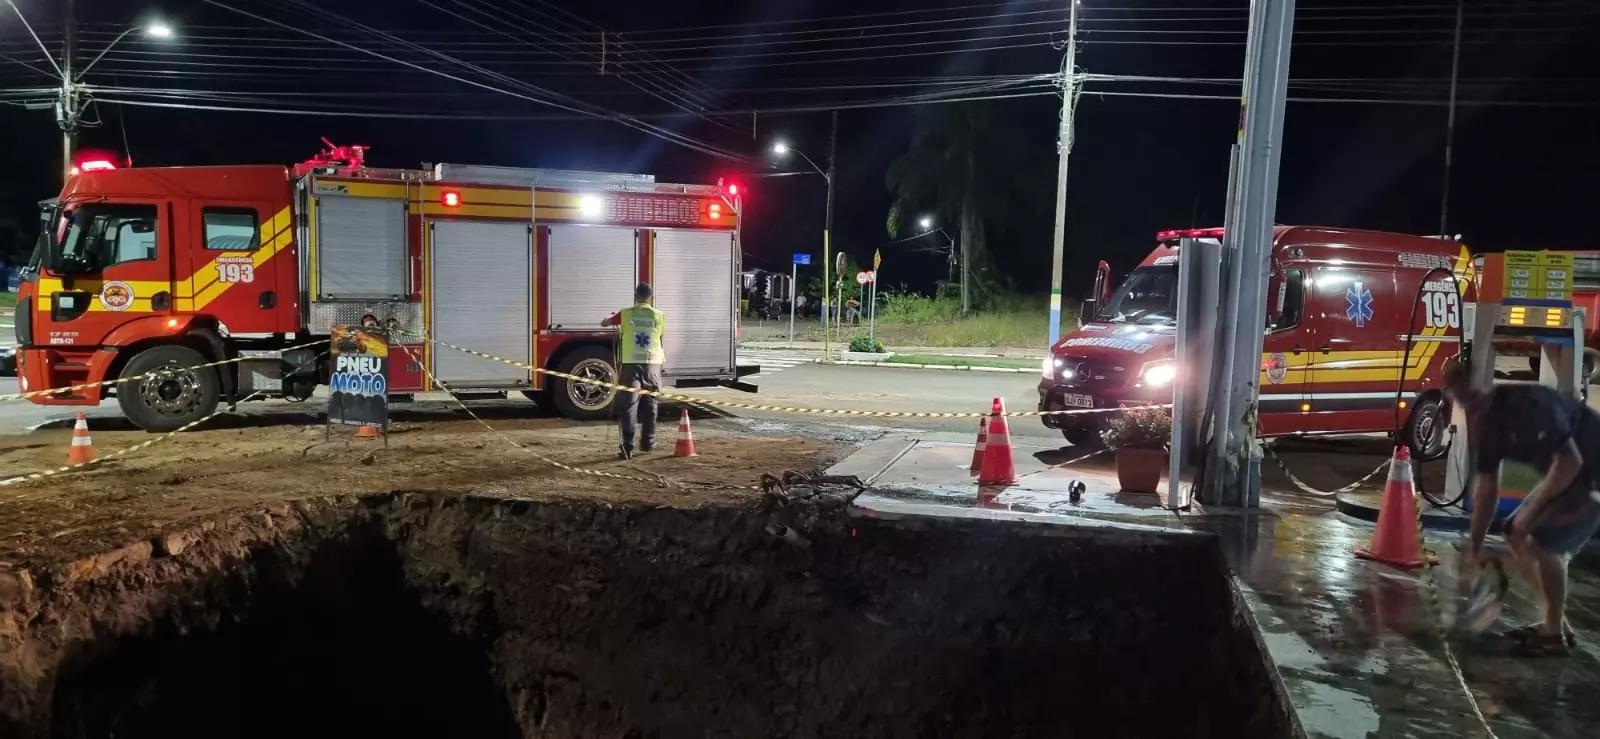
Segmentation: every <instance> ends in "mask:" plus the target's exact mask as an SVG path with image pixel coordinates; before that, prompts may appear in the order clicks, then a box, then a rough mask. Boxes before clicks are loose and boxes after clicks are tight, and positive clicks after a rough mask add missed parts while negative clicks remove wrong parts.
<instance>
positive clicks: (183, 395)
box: [117, 346, 222, 433]
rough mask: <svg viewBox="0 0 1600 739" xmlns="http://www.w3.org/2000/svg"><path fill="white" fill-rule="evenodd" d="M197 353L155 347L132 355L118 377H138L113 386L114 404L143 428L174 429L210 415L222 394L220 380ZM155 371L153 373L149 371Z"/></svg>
mask: <svg viewBox="0 0 1600 739" xmlns="http://www.w3.org/2000/svg"><path fill="white" fill-rule="evenodd" d="M206 361H207V360H206V358H205V356H204V355H202V354H201V353H200V352H197V351H195V350H193V349H190V348H189V347H186V346H157V347H152V348H150V349H146V350H144V351H142V352H139V353H138V354H135V355H134V357H133V359H130V360H128V363H127V364H125V365H123V367H122V374H121V376H122V377H139V376H140V375H151V376H149V377H140V379H137V380H129V381H127V382H124V383H122V384H121V385H119V386H118V388H117V404H118V405H120V406H122V413H123V415H125V416H127V417H128V420H130V421H133V425H135V426H138V427H139V428H142V429H144V430H146V431H156V432H163V433H164V432H167V431H176V430H178V429H180V428H183V427H184V426H187V425H189V424H191V423H194V422H195V421H198V420H200V419H202V418H205V417H206V416H209V415H211V412H212V411H214V410H216V409H217V401H218V399H220V398H221V397H222V381H221V378H219V377H218V376H217V370H216V368H215V367H203V368H198V369H197V367H199V365H202V364H205V363H206ZM151 373H155V374H151Z"/></svg>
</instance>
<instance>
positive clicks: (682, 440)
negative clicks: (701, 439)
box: [672, 408, 700, 457]
mask: <svg viewBox="0 0 1600 739" xmlns="http://www.w3.org/2000/svg"><path fill="white" fill-rule="evenodd" d="M672 456H674V457H698V456H700V455H699V454H696V453H695V451H694V432H693V431H690V430H689V409H688V408H685V409H683V417H681V418H679V419H678V443H677V444H676V445H675V446H673V447H672Z"/></svg>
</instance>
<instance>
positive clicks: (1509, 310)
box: [1445, 251, 1589, 518]
mask: <svg viewBox="0 0 1600 739" xmlns="http://www.w3.org/2000/svg"><path fill="white" fill-rule="evenodd" d="M1482 259H1483V263H1482V265H1481V266H1480V267H1479V272H1478V301H1477V303H1476V304H1472V303H1468V304H1466V305H1464V306H1463V310H1462V319H1463V321H1464V322H1463V324H1462V329H1463V330H1462V337H1461V340H1462V352H1461V357H1462V361H1463V362H1464V363H1465V364H1466V367H1467V376H1468V377H1469V378H1470V379H1471V382H1472V386H1473V387H1474V388H1476V389H1480V390H1487V389H1489V388H1491V387H1493V385H1494V384H1495V381H1496V377H1495V356H1496V352H1495V342H1496V341H1505V340H1518V341H1524V342H1526V341H1530V340H1531V341H1533V342H1536V343H1537V344H1538V345H1539V359H1540V362H1539V377H1538V382H1539V383H1540V384H1543V385H1548V386H1550V387H1553V388H1555V389H1557V390H1559V391H1561V392H1563V393H1568V394H1571V395H1575V396H1577V397H1578V398H1580V399H1584V400H1587V399H1588V390H1589V385H1588V378H1586V377H1584V376H1583V352H1584V342H1583V340H1584V326H1585V325H1586V324H1587V321H1588V316H1586V315H1585V314H1584V311H1583V310H1582V309H1581V308H1574V307H1573V305H1572V276H1573V255H1572V254H1571V253H1562V252H1515V251H1514V252H1506V253H1504V254H1486V255H1484V256H1483V258H1482ZM1449 431H1450V433H1451V434H1452V435H1453V437H1454V440H1453V441H1452V442H1451V445H1450V456H1449V468H1448V469H1447V470H1446V473H1445V485H1446V488H1445V491H1446V493H1447V494H1448V493H1454V492H1456V491H1466V490H1467V486H1468V484H1469V483H1470V482H1471V478H1472V461H1471V453H1470V449H1471V444H1470V441H1469V440H1468V438H1467V424H1466V418H1465V415H1464V414H1463V413H1461V412H1460V411H1459V410H1456V411H1454V412H1453V417H1452V418H1451V425H1450V429H1449ZM1499 476H1500V503H1499V507H1498V509H1497V510H1496V511H1495V516H1496V517H1497V518H1499V517H1503V516H1507V515H1510V514H1511V512H1512V511H1514V510H1516V508H1517V506H1518V505H1520V504H1521V503H1522V499H1523V498H1524V497H1526V496H1527V494H1528V491H1529V490H1530V489H1531V488H1532V487H1533V486H1534V485H1535V484H1537V483H1538V481H1539V479H1540V477H1541V476H1542V475H1541V474H1540V473H1539V472H1538V471H1537V470H1533V469H1531V468H1529V467H1527V466H1526V465H1522V464H1518V463H1516V462H1504V463H1502V464H1501V465H1500V471H1499ZM1466 506H1467V507H1468V508H1469V509H1470V508H1471V500H1470V498H1467V499H1466Z"/></svg>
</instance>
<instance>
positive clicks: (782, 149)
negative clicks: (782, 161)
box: [772, 141, 789, 157]
mask: <svg viewBox="0 0 1600 739" xmlns="http://www.w3.org/2000/svg"><path fill="white" fill-rule="evenodd" d="M772 153H774V154H777V155H778V156H780V157H781V156H785V155H787V154H788V153H789V145H788V144H785V143H783V142H782V141H779V142H778V143H776V144H773V145H772Z"/></svg>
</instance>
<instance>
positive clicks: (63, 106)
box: [56, 0, 79, 182]
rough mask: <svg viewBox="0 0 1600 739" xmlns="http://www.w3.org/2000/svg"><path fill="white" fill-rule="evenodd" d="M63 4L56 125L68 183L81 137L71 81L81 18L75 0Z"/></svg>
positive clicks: (63, 178)
mask: <svg viewBox="0 0 1600 739" xmlns="http://www.w3.org/2000/svg"><path fill="white" fill-rule="evenodd" d="M63 3H64V5H65V9H66V21H67V26H66V30H65V32H64V33H63V35H62V40H61V94H60V101H59V102H58V103H57V106H58V108H57V110H56V124H57V125H59V126H60V127H61V178H62V181H63V182H65V181H66V177H67V173H68V172H71V171H72V150H73V148H74V144H76V143H77V142H76V139H77V137H78V113H79V111H78V92H77V89H76V87H75V86H74V85H73V81H72V75H73V68H72V61H73V58H74V57H76V56H77V55H78V19H77V17H76V15H75V14H74V12H73V11H74V8H73V5H74V2H73V0H63Z"/></svg>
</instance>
